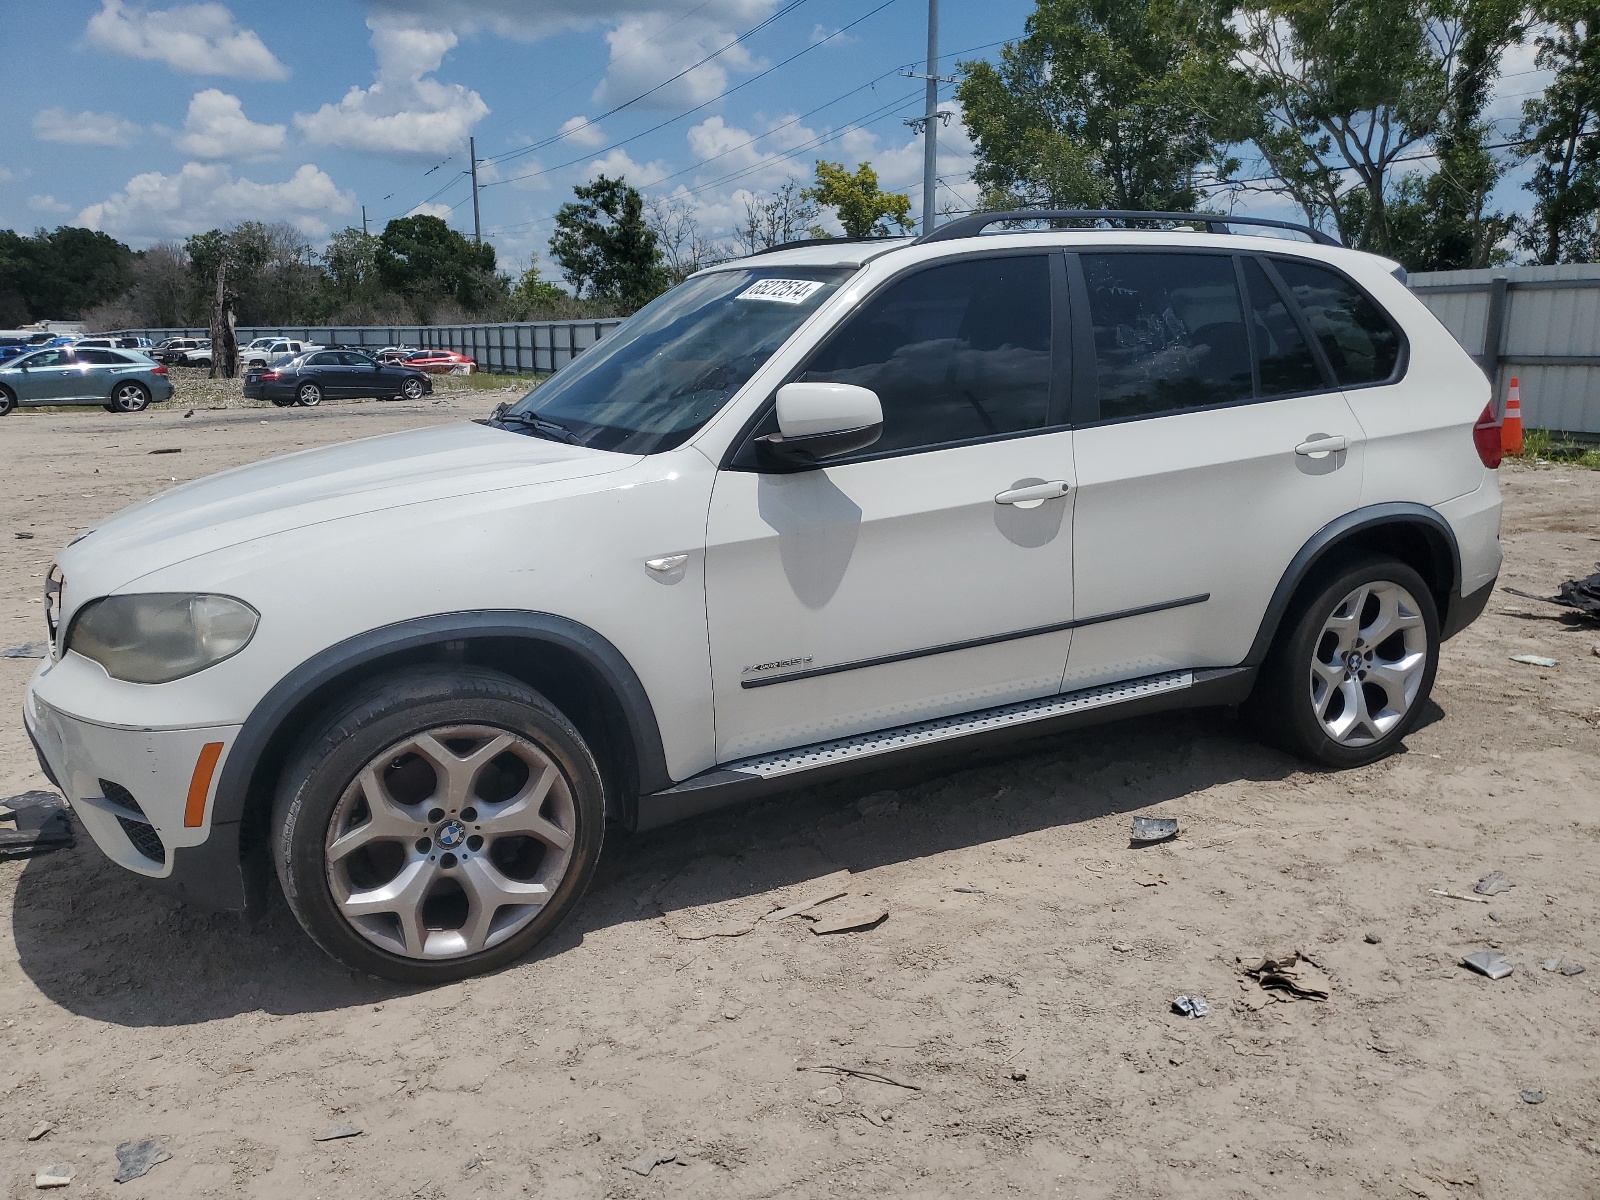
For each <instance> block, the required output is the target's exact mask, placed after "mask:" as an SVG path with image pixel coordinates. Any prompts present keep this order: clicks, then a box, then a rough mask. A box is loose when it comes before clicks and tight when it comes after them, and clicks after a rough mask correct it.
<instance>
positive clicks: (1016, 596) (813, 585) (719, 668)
mask: <svg viewBox="0 0 1600 1200" xmlns="http://www.w3.org/2000/svg"><path fill="white" fill-rule="evenodd" d="M1063 261H1064V260H1062V259H1061V258H1059V257H1055V256H1052V255H1050V254H1039V253H1030V254H1017V255H992V256H974V257H972V258H966V259H960V260H956V261H954V262H950V261H945V262H943V263H941V264H940V265H937V266H932V267H928V268H924V269H921V270H914V271H913V272H912V273H910V274H908V275H903V276H900V277H899V278H897V279H896V280H894V281H892V282H891V283H889V284H888V285H886V286H885V287H884V288H883V289H881V290H880V291H879V292H878V293H877V294H876V295H874V296H873V297H871V298H869V299H868V300H867V301H866V302H865V303H864V304H863V305H862V307H861V308H860V309H859V310H858V311H857V312H856V313H854V314H852V315H851V316H850V317H849V318H847V320H846V322H845V323H844V324H843V325H842V326H841V328H840V329H838V330H837V331H835V333H834V334H833V335H831V336H830V337H829V338H828V339H827V341H826V342H825V343H824V344H823V345H822V346H821V347H820V348H819V349H818V350H817V351H816V352H815V353H814V354H813V355H812V356H811V358H810V360H809V361H808V362H807V363H806V365H805V367H804V368H803V369H802V371H801V373H800V374H799V375H798V376H797V377H798V378H800V379H806V380H824V381H837V382H845V383H855V384H859V385H861V386H864V387H868V388H871V389H872V390H873V391H875V392H876V393H877V395H878V397H879V400H880V401H881V403H882V405H883V412H884V428H883V436H882V437H881V438H880V440H879V441H878V442H877V443H876V444H875V445H873V446H871V447H868V448H867V449H866V450H865V451H862V452H860V453H858V454H856V455H852V456H849V457H847V458H846V459H844V460H841V461H839V462H836V463H833V464H829V465H825V466H824V467H823V468H822V469H820V470H812V471H803V472H798V473H793V474H773V473H763V472H762V471H760V470H759V469H757V464H756V463H755V462H754V459H753V458H752V457H748V456H746V455H744V454H741V455H738V456H736V457H735V459H734V460H733V465H732V466H731V468H730V469H726V470H723V471H722V472H720V473H719V475H718V477H717V482H716V485H715V487H714V489H713V493H712V500H711V509H710V514H709V522H708V529H707V549H706V591H707V610H708V617H709V622H710V633H711V657H712V663H711V665H712V676H713V684H714V691H715V698H716V735H717V756H718V760H719V761H722V762H727V761H731V760H735V759H739V758H742V757H746V756H748V755H752V754H757V753H761V752H765V751H769V750H776V749H780V748H787V747H794V746H801V745H807V744H810V743H813V742H818V741H825V740H829V739H832V738H836V737H843V736H847V735H850V734H855V733H861V732H865V731H868V730H875V729H884V728H888V727H892V726H897V725H903V724H908V723H911V722H915V721H920V720H925V719H929V718H934V717H939V716H944V715H949V714H953V713H958V712H967V711H972V710H976V709H982V708H988V707H991V706H994V705H999V704H1004V703H1008V702H1011V701H1016V700H1024V699H1031V698H1034V697H1038V696H1045V695H1051V694H1054V693H1055V692H1056V691H1057V690H1058V689H1059V687H1060V683H1061V673H1062V669H1063V667H1064V664H1065V659H1066V653H1067V646H1068V643H1069V639H1070V637H1071V634H1070V632H1069V631H1068V628H1067V626H1068V625H1069V623H1070V622H1071V619H1072V612H1073V609H1072V546H1071V541H1072V538H1071V534H1072V504H1073V494H1074V493H1073V480H1074V476H1073V454H1072V434H1071V432H1070V431H1069V430H1067V429H1066V428H1065V427H1064V414H1065V410H1066V403H1065V401H1066V397H1065V394H1064V391H1063V389H1062V388H1061V387H1060V386H1058V385H1057V382H1056V381H1057V380H1061V379H1063V378H1064V372H1062V371H1060V370H1059V369H1058V367H1059V365H1060V364H1058V363H1057V362H1056V356H1057V355H1058V354H1059V353H1061V352H1064V349H1065V347H1064V346H1062V345H1060V343H1061V341H1062V339H1060V338H1057V337H1056V336H1055V327H1056V318H1057V317H1058V316H1060V317H1062V318H1064V316H1065V313H1064V309H1065V304H1066V299H1065V295H1066V288H1065V269H1064V266H1063ZM772 428H775V424H774V419H773V417H772V416H771V414H770V413H769V414H768V417H767V423H766V424H764V425H760V426H758V427H757V428H756V430H755V431H754V433H753V434H752V435H751V436H752V438H754V437H756V436H760V435H762V434H763V433H765V432H768V431H770V430H771V429H772ZM747 445H748V443H747Z"/></svg>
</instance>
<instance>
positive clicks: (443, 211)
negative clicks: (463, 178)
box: [406, 204, 451, 221]
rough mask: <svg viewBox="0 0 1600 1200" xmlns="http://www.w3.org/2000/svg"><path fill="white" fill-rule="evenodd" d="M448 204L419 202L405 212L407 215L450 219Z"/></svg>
mask: <svg viewBox="0 0 1600 1200" xmlns="http://www.w3.org/2000/svg"><path fill="white" fill-rule="evenodd" d="M450 212H451V209H450V206H449V205H448V204H419V205H417V206H416V207H415V208H413V209H412V210H411V211H410V212H408V213H407V214H406V216H408V217H438V218H439V219H440V220H441V221H448V220H449V219H450Z"/></svg>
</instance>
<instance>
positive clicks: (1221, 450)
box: [1066, 251, 1365, 689]
mask: <svg viewBox="0 0 1600 1200" xmlns="http://www.w3.org/2000/svg"><path fill="white" fill-rule="evenodd" d="M1079 261H1080V263H1081V274H1080V275H1079V276H1078V279H1077V284H1076V286H1078V287H1080V288H1081V289H1082V290H1081V291H1079V292H1078V293H1077V294H1078V296H1079V297H1080V300H1081V301H1082V302H1083V307H1085V308H1087V310H1088V314H1089V318H1090V324H1091V326H1092V328H1093V351H1094V354H1093V361H1092V363H1091V362H1089V361H1084V362H1081V363H1080V364H1079V373H1078V381H1079V384H1080V386H1079V388H1078V395H1079V398H1080V410H1079V417H1080V420H1081V421H1082V422H1083V424H1082V426H1081V427H1080V428H1079V430H1078V432H1077V442H1076V448H1077V462H1078V503H1077V508H1076V517H1075V524H1074V529H1073V533H1074V548H1075V552H1076V557H1077V570H1076V592H1075V595H1076V612H1077V616H1078V618H1079V620H1080V622H1083V624H1082V625H1081V627H1080V628H1079V629H1078V631H1077V633H1076V635H1075V637H1074V640H1073V643H1072V653H1071V655H1070V656H1069V658H1068V663H1067V681H1066V687H1067V688H1068V689H1072V688H1078V687H1087V686H1092V685H1094V684H1098V683H1104V682H1107V681H1111V680H1117V679H1128V678H1134V677H1137V676H1142V675H1152V674H1157V673H1161V672H1164V671H1169V670H1174V669H1183V668H1203V667H1228V666H1233V665H1236V664H1238V663H1240V662H1241V661H1242V660H1243V659H1244V658H1245V657H1246V655H1247V653H1248V651H1249V649H1250V646H1251V643H1252V642H1253V641H1254V640H1255V637H1256V633H1257V630H1258V629H1259V628H1260V625H1261V620H1262V617H1263V615H1264V614H1265V612H1266V608H1267V604H1268V602H1269V600H1270V599H1271V596H1272V593H1273V591H1274V589H1275V588H1276V587H1277V585H1278V581H1279V580H1280V579H1281V578H1282V576H1283V573H1284V571H1285V570H1286V569H1287V567H1288V566H1289V563H1290V561H1291V560H1292V559H1293V558H1294V556H1295V554H1296V553H1297V552H1298V551H1299V550H1300V548H1301V547H1302V546H1303V545H1304V544H1305V543H1306V542H1307V541H1308V540H1310V538H1311V537H1312V535H1314V534H1315V533H1316V532H1317V530H1319V529H1321V528H1322V526H1324V525H1326V524H1327V523H1328V522H1329V521H1331V520H1333V519H1334V518H1335V517H1338V516H1341V515H1343V514H1344V513H1346V512H1349V511H1350V510H1352V509H1354V508H1356V507H1358V506H1359V504H1360V502H1361V500H1360V497H1361V469H1362V456H1363V451H1364V448H1365V440H1364V434H1363V432H1362V428H1361V425H1360V424H1359V423H1358V422H1357V420H1356V419H1355V416H1354V414H1353V413H1352V412H1351V410H1350V406H1349V404H1348V403H1346V400H1345V397H1344V395H1343V393H1342V392H1341V391H1340V390H1339V387H1338V384H1337V382H1336V380H1335V379H1334V378H1333V376H1332V374H1331V372H1330V370H1329V367H1328V363H1327V360H1326V358H1325V356H1324V355H1322V354H1321V352H1320V351H1318V350H1317V348H1316V347H1315V345H1314V343H1313V341H1312V339H1311V338H1309V337H1308V336H1307V333H1308V331H1307V328H1306V326H1305V323H1304V321H1303V318H1302V316H1301V314H1300V313H1299V312H1298V311H1297V310H1296V309H1295V307H1294V306H1293V305H1292V304H1291V303H1290V302H1289V298H1288V297H1287V295H1286V294H1285V292H1284V289H1283V288H1282V287H1281V286H1280V283H1279V282H1278V281H1277V280H1275V279H1274V278H1273V276H1272V275H1271V274H1270V272H1271V270H1272V269H1271V267H1270V266H1267V265H1264V264H1263V261H1262V260H1261V259H1259V258H1257V257H1255V256H1253V255H1239V256H1234V255H1229V254H1225V253H1222V252H1212V253H1201V252H1167V253H1150V252H1144V251H1140V252H1107V253H1100V254H1084V255H1082V256H1081V258H1080V260H1079ZM1086 349H1087V347H1086ZM1084 358H1085V360H1087V359H1088V355H1087V354H1085V355H1084ZM1096 405H1097V406H1098V408H1097V410H1096V407H1095V406H1096Z"/></svg>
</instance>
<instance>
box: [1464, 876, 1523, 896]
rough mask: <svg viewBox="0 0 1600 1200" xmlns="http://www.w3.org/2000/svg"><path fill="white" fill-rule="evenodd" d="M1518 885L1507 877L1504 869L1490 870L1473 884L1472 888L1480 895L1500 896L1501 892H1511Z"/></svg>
mask: <svg viewBox="0 0 1600 1200" xmlns="http://www.w3.org/2000/svg"><path fill="white" fill-rule="evenodd" d="M1516 886H1517V885H1516V884H1514V883H1512V882H1511V880H1509V879H1507V878H1506V873H1505V872H1504V871H1490V872H1489V873H1488V874H1487V875H1485V876H1484V877H1483V878H1482V879H1480V880H1478V882H1477V883H1475V884H1473V885H1472V890H1473V891H1475V892H1477V893H1478V895H1480V896H1498V895H1499V894H1500V893H1501V892H1509V891H1510V890H1511V889H1512V888H1514V887H1516Z"/></svg>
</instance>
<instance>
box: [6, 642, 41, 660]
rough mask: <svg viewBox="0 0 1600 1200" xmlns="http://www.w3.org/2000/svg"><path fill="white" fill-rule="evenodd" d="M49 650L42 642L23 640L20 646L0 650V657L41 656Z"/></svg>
mask: <svg viewBox="0 0 1600 1200" xmlns="http://www.w3.org/2000/svg"><path fill="white" fill-rule="evenodd" d="M49 651H50V648H49V647H48V646H46V645H45V644H44V643H43V642H24V643H23V644H22V645H20V646H12V647H11V648H9V649H7V650H0V658H43V657H44V656H45V655H46V654H48V653H49Z"/></svg>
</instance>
